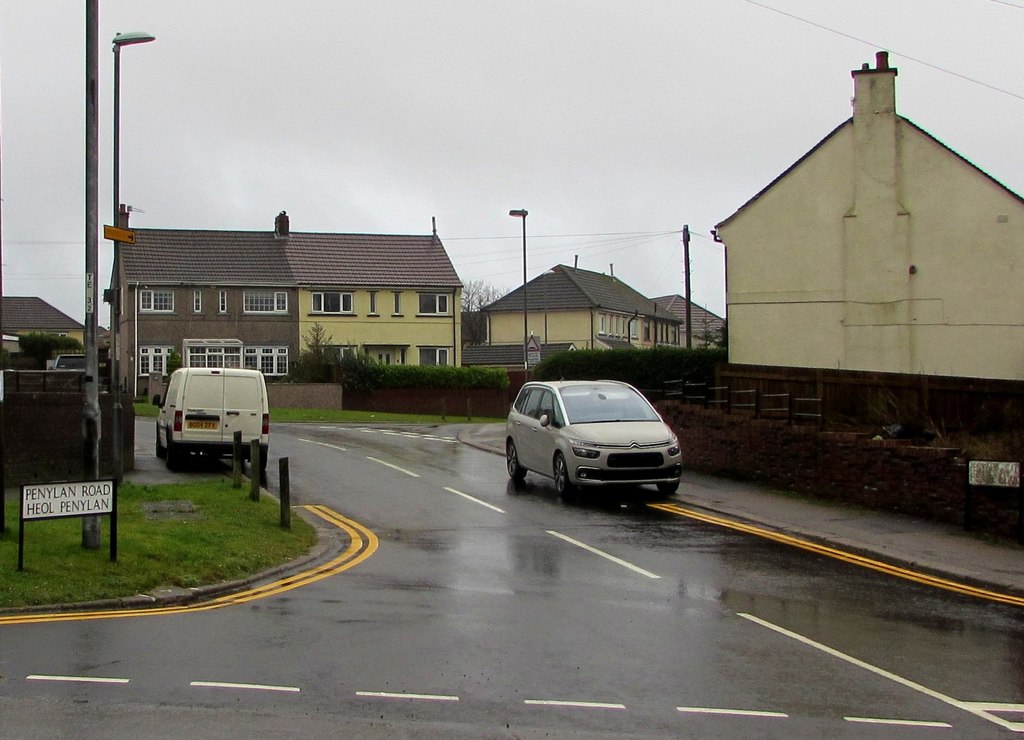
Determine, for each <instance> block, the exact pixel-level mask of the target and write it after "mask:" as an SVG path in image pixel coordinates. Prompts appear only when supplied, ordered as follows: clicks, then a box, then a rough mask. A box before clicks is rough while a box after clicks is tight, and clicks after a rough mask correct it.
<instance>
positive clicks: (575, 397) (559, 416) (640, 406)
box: [505, 380, 682, 498]
mask: <svg viewBox="0 0 1024 740" xmlns="http://www.w3.org/2000/svg"><path fill="white" fill-rule="evenodd" d="M505 458H506V463H507V465H508V474H509V476H510V477H511V478H512V480H514V481H517V482H518V481H522V480H523V479H524V478H525V477H526V473H527V471H532V472H534V473H539V474H540V475H544V476H547V477H548V478H553V479H554V481H555V488H556V489H557V490H558V493H559V494H560V495H562V496H563V497H566V498H570V497H572V496H573V495H574V494H575V493H576V492H577V490H578V488H581V487H584V486H601V485H611V484H631V485H643V484H648V483H652V484H654V485H656V486H657V487H658V491H659V492H660V493H662V494H664V495H669V494H671V493H674V492H675V491H676V489H678V487H679V476H680V474H681V472H682V460H681V457H680V454H679V440H677V439H676V435H675V434H673V433H672V430H671V429H669V427H668V426H667V425H666V424H665V422H664V421H662V419H661V416H659V415H658V412H657V411H656V410H655V409H654V407H653V406H652V405H651V404H650V402H649V401H648V400H647V399H646V398H644V397H643V395H642V394H641V393H640V392H639V391H638V390H636V388H634V387H633V386H631V385H629V384H628V383H620V382H618V381H613V380H568V381H552V382H536V381H535V382H529V383H527V384H526V385H524V386H523V387H522V389H521V390H520V391H519V395H518V396H517V397H516V400H515V403H513V404H512V409H511V410H510V411H509V415H508V420H507V421H506V424H505Z"/></svg>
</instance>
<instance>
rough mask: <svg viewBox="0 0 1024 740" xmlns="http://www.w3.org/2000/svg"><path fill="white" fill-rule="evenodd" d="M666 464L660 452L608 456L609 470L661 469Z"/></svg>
mask: <svg viewBox="0 0 1024 740" xmlns="http://www.w3.org/2000/svg"><path fill="white" fill-rule="evenodd" d="M664 462H665V460H664V458H663V457H662V455H661V453H660V452H613V453H611V454H610V455H608V467H609V468H660V467H661V466H662V465H663V464H664Z"/></svg>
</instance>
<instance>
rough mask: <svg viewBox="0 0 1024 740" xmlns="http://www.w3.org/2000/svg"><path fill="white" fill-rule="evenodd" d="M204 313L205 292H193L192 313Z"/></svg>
mask: <svg viewBox="0 0 1024 740" xmlns="http://www.w3.org/2000/svg"><path fill="white" fill-rule="evenodd" d="M202 312H203V291H201V290H193V291H192V313H202Z"/></svg>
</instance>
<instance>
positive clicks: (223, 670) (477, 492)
mask: <svg viewBox="0 0 1024 740" xmlns="http://www.w3.org/2000/svg"><path fill="white" fill-rule="evenodd" d="M278 456H287V457H289V460H290V468H291V488H292V496H293V504H295V505H301V504H324V505H327V506H329V507H331V508H333V509H334V510H336V511H338V512H341V513H342V514H344V516H346V517H349V518H351V519H353V520H356V521H358V522H359V523H360V524H362V525H363V526H365V527H367V528H368V529H370V530H372V531H373V532H374V533H375V534H376V536H377V537H378V538H379V541H380V546H379V549H378V550H377V552H376V553H375V554H374V555H373V556H372V557H371V558H369V559H368V560H366V561H365V562H363V563H361V564H360V565H359V566H358V567H356V568H353V569H352V570H350V571H348V572H346V573H343V574H340V575H338V576H334V577H332V578H328V579H325V580H323V581H319V582H317V583H314V584H311V585H308V586H304V587H302V588H301V589H297V590H295V591H291V592H288V593H287V594H284V595H281V596H275V597H271V598H267V599H263V600H259V601H254V602H251V603H248V604H245V605H242V606H236V607H229V608H225V609H219V610H215V611H197V612H194V613H181V614H169V615H164V616H156V617H145V618H125V619H100V620H93V621H80V622H60V623H51V624H33V625H0V673H2V674H3V676H4V678H3V679H0V717H3V716H9V717H12V718H15V717H20V718H24V717H29V716H31V715H32V713H33V708H34V707H36V706H43V705H45V706H49V707H51V709H50V710H49V711H48V712H47V713H46V717H47V719H46V720H45V721H42V723H41V724H40V725H38V726H37V725H23V724H15V725H12V726H17V727H19V728H21V729H24V730H25V733H24V734H17V735H14V736H26V737H28V736H33V734H32V732H30V731H29V730H30V729H31V728H32V727H39V728H44V727H47V724H46V723H47V722H53V723H59V722H60V721H62V720H61V717H62V712H63V711H64V710H65V709H67V710H68V711H69V712H70V709H71V708H74V707H76V706H78V707H80V706H81V704H83V703H85V704H88V706H89V707H90V710H91V711H90V712H87V713H84V716H85V717H86V718H87V719H84V720H83V721H85V722H94V723H95V725H94V726H95V727H96V728H100V729H102V730H103V731H104V734H107V731H110V733H111V734H110V735H109V736H113V737H118V736H124V737H127V736H129V734H127V733H123V734H122V733H121V731H122V730H124V729H136V730H137V729H138V728H139V727H140V726H143V727H147V728H148V729H149V730H151V731H152V730H154V729H156V728H160V727H164V729H167V727H166V726H164V725H162V724H160V723H159V721H158V718H159V717H160V716H161V715H166V716H168V717H173V718H174V721H175V722H180V721H186V722H190V723H194V722H198V721H202V722H205V723H208V724H203V725H200V727H208V728H209V729H210V733H209V735H205V734H204V733H203V732H202V731H201V730H200V731H197V732H196V734H197V736H200V737H202V736H211V737H213V736H216V737H235V736H243V735H245V736H249V737H251V736H253V734H254V731H255V734H256V735H257V736H259V735H260V732H259V730H260V729H261V728H262V729H266V730H268V734H270V728H271V727H273V726H274V723H273V722H271V723H268V724H266V725H260V724H259V723H258V722H256V720H255V719H254V718H258V717H259V716H260V715H261V714H262V713H266V714H267V715H268V716H273V717H275V718H277V719H278V720H280V718H282V717H287V718H289V719H290V720H291V721H292V722H293V723H294V724H293V725H292V727H293V732H294V734H295V735H296V736H301V735H305V734H307V731H308V734H312V733H313V732H315V731H318V730H319V729H320V728H321V722H323V720H324V719H325V718H330V720H331V722H333V723H334V726H335V728H336V729H337V727H339V726H343V725H344V724H345V723H351V727H352V728H353V732H352V733H351V734H355V735H357V736H377V735H374V733H377V732H380V733H382V734H380V735H379V736H381V737H383V736H387V735H389V734H393V733H399V734H400V733H406V732H407V733H409V734H410V735H415V736H433V733H436V734H437V736H440V735H441V734H442V732H443V733H445V736H448V737H451V736H458V737H483V736H494V737H503V736H516V737H523V736H526V737H530V736H542V735H543V736H549V735H555V736H558V735H567V736H571V735H574V734H575V735H578V736H586V737H596V736H601V735H606V736H613V737H623V736H637V737H644V736H649V737H686V736H692V737H825V736H828V737H851V738H852V737H908V736H913V737H932V736H937V737H949V736H957V737H997V736H1012V735H1013V730H1014V729H1016V728H1015V726H1014V725H1015V723H1014V720H1019V719H1021V716H1020V715H1019V714H1015V713H1014V712H1013V711H1012V707H1014V706H1017V705H1019V704H1020V703H1021V702H1022V701H1024V667H1022V661H1021V660H1020V657H1021V655H1024V620H1022V618H1021V616H1022V615H1021V614H1020V610H1019V609H1014V608H1012V607H1003V606H1000V605H992V604H990V603H986V602H982V601H979V600H972V599H970V598H967V597H963V596H958V595H956V594H949V593H946V592H941V591H936V590H932V589H929V588H927V587H925V586H921V585H917V584H913V583H908V582H906V581H901V580H897V579H894V578H891V577H887V576H885V575H882V574H878V573H874V572H872V571H868V570H864V569H859V568H857V567H855V566H852V565H849V564H846V563H842V562H838V561H835V560H831V559H828V558H825V557H822V556H819V555H813V554H810V553H806V552H803V551H800V550H796V549H792V548H787V547H785V546H783V545H780V544H778V543H773V542H769V541H765V540H761V539H758V538H755V537H751V536H749V535H745V534H742V533H739V532H735V531H731V530H727V529H722V528H718V527H715V526H712V525H709V524H706V523H702V522H695V521H693V520H690V519H686V518H684V517H679V516H675V515H672V514H670V513H667V512H665V511H661V510H657V509H654V508H652V507H650V506H648V504H649V503H651V502H655V501H660V500H662V499H659V498H657V496H656V494H655V493H654V491H653V489H651V491H649V492H648V493H647V495H646V496H637V495H636V493H635V492H633V491H628V492H611V493H608V494H602V495H599V496H596V497H594V498H593V499H591V500H588V501H586V502H584V503H581V504H577V505H567V504H565V503H563V502H562V501H560V500H559V499H558V497H557V496H556V494H555V492H554V488H553V486H552V484H551V483H550V482H549V481H547V480H545V479H542V478H539V477H535V476H533V475H532V474H531V475H530V476H529V477H528V478H527V483H526V484H525V485H523V486H521V487H519V488H516V487H514V486H513V485H512V484H511V483H510V482H509V481H508V478H507V475H506V473H505V470H504V461H503V460H502V458H500V457H497V456H495V455H491V454H488V453H485V452H481V451H479V450H475V449H472V448H469V447H466V446H464V445H461V444H459V443H458V442H457V441H456V440H455V427H440V428H426V427H424V428H404V429H398V430H396V429H388V428H380V427H351V426H341V425H324V426H313V425H301V426H300V425H277V426H276V427H275V430H274V438H273V444H272V460H271V471H272V472H271V479H270V481H269V487H270V488H271V489H272V490H273V489H275V488H276V481H275V480H274V477H275V476H274V473H273V471H275V470H276V467H275V465H276V461H275V460H274V459H273V458H274V457H278ZM671 500H672V501H675V502H679V503H685V501H686V490H685V487H683V488H681V489H680V492H679V494H678V495H677V496H674V497H672V499H671ZM59 677H64V678H69V679H70V678H79V679H85V678H90V677H91V678H94V679H96V678H98V679H109V680H110V682H103V683H95V682H85V681H71V680H60V679H59ZM121 681H124V682H121ZM40 703H44V704H40ZM54 707H56V708H57V709H54ZM1007 708H1011V709H1007ZM69 716H70V714H69ZM232 716H235V722H234V723H231V722H228V721H227V718H229V717H232ZM214 717H215V718H216V719H212V718H214ZM36 719H37V720H42V718H41V717H40V716H39V713H37V714H36ZM254 722H255V724H254ZM154 723H155V724H154ZM50 729H52V727H51V728H50ZM178 729H179V730H180V727H179V728H178ZM1021 729H1024V728H1021ZM951 730H952V735H950V731H951ZM908 733H912V734H908ZM943 733H945V734H943ZM147 734H150V735H152V734H153V732H148V733H147ZM156 734H157V735H159V732H157V733H156ZM38 736H42V735H38ZM135 736H137V734H136V735H135ZM168 736H170V735H168Z"/></svg>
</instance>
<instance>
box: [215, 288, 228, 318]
mask: <svg viewBox="0 0 1024 740" xmlns="http://www.w3.org/2000/svg"><path fill="white" fill-rule="evenodd" d="M217 311H218V312H219V313H227V312H228V292H227V291H226V290H222V291H220V292H219V293H217Z"/></svg>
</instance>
